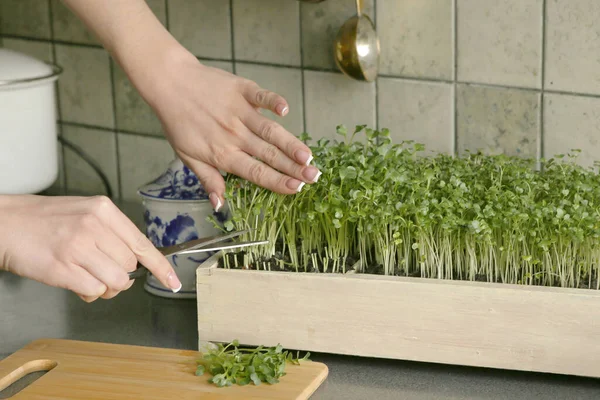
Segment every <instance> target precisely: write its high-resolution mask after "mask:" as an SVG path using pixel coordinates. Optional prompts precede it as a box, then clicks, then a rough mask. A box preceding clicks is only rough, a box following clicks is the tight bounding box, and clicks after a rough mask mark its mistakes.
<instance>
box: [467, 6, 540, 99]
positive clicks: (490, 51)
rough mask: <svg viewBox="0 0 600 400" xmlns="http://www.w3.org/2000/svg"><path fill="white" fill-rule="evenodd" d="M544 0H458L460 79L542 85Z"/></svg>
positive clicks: (522, 85)
mask: <svg viewBox="0 0 600 400" xmlns="http://www.w3.org/2000/svg"><path fill="white" fill-rule="evenodd" d="M542 3H543V0H505V1H496V0H457V3H456V4H457V29H458V32H457V40H458V50H457V57H458V79H459V80H460V81H463V82H479V83H489V84H497V85H512V86H521V87H535V88H540V87H541V65H542V64H541V57H542V18H543V7H542Z"/></svg>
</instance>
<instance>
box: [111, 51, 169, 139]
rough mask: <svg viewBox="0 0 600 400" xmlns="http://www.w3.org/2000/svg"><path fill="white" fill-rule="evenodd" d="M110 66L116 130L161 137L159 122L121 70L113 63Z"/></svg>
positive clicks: (161, 130)
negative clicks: (113, 91) (113, 88)
mask: <svg viewBox="0 0 600 400" xmlns="http://www.w3.org/2000/svg"><path fill="white" fill-rule="evenodd" d="M112 64H113V74H114V75H113V77H114V78H113V79H114V85H115V102H116V108H115V112H116V124H117V129H119V130H125V131H130V132H138V133H149V134H153V135H162V134H163V129H162V125H161V122H160V120H159V118H158V117H157V116H156V114H155V113H154V111H153V110H152V108H150V106H149V105H148V103H146V101H145V100H144V99H143V98H142V96H141V95H140V94H139V92H138V91H137V90H136V89H135V87H134V86H133V85H132V84H131V81H130V80H129V78H128V77H127V75H126V74H125V72H124V71H123V69H122V68H121V67H120V66H119V65H118V64H117V63H116V62H114V61H112Z"/></svg>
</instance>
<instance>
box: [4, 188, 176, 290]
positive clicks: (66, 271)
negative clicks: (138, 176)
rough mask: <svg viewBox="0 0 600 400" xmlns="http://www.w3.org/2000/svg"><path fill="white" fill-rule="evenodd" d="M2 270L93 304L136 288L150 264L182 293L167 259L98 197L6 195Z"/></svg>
mask: <svg viewBox="0 0 600 400" xmlns="http://www.w3.org/2000/svg"><path fill="white" fill-rule="evenodd" d="M0 220H1V221H2V229H1V230H0V268H1V269H6V270H8V271H10V272H12V273H14V274H16V275H19V276H23V277H26V278H30V279H34V280H36V281H39V282H42V283H44V284H47V285H50V286H56V287H60V288H64V289H68V290H71V291H73V292H75V293H76V294H78V295H79V297H81V298H82V299H83V300H85V301H87V302H91V301H94V300H96V299H98V298H103V299H110V298H112V297H114V296H116V295H117V294H119V292H121V291H123V290H126V289H128V288H129V287H131V285H132V283H133V281H132V280H129V276H128V275H127V272H130V271H133V270H135V268H136V266H137V263H138V261H139V262H141V263H142V264H144V266H146V267H147V268H148V269H149V270H150V271H151V272H152V273H153V274H154V275H155V276H156V277H157V278H158V279H159V280H160V282H161V283H162V284H163V285H165V286H166V287H169V288H172V289H173V291H178V290H179V289H181V283H180V282H179V280H178V278H177V276H176V274H175V271H174V270H173V268H172V267H171V264H170V263H169V262H168V261H167V259H166V258H165V257H164V256H163V255H162V254H161V253H160V252H159V251H158V250H157V249H156V248H155V247H154V246H153V245H152V243H151V242H150V241H149V240H148V239H147V238H146V236H145V235H144V234H142V232H140V231H139V229H137V227H136V226H135V225H134V224H133V223H132V222H131V221H130V220H129V219H128V218H127V217H126V216H125V215H124V214H123V213H122V212H121V211H120V210H119V209H118V208H117V207H116V206H115V205H114V204H113V203H112V202H111V201H110V199H108V198H106V197H102V196H98V197H42V196H29V195H25V196H0Z"/></svg>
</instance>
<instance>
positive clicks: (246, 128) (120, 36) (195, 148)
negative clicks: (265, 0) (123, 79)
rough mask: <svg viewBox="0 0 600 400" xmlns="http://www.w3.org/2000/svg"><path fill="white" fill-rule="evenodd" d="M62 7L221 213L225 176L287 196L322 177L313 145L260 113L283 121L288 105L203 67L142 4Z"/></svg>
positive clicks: (84, 2)
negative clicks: (115, 68)
mask: <svg viewBox="0 0 600 400" xmlns="http://www.w3.org/2000/svg"><path fill="white" fill-rule="evenodd" d="M63 1H64V3H65V4H66V5H67V6H69V7H70V8H71V10H73V12H74V13H75V14H76V15H77V16H79V18H80V19H81V20H82V21H83V22H84V23H85V24H86V25H87V26H88V28H89V29H90V30H91V31H92V32H93V33H94V34H95V35H96V36H97V37H98V39H99V40H100V42H101V43H102V44H103V45H104V47H105V48H106V49H107V50H108V51H109V52H110V54H111V55H112V56H113V57H114V59H115V60H116V61H117V62H118V63H119V64H120V65H121V67H122V68H123V70H124V71H125V73H126V74H127V76H128V77H129V79H130V80H131V82H132V83H133V85H134V86H135V87H136V89H137V90H138V91H139V92H140V94H141V95H142V97H143V98H144V99H145V100H146V102H148V104H150V106H151V107H152V108H153V110H154V111H155V113H156V114H157V115H158V116H159V118H160V120H161V121H162V124H163V126H164V129H165V131H166V136H167V139H168V140H169V143H171V146H172V147H173V148H174V150H175V151H176V152H177V154H178V155H179V157H180V158H181V161H183V162H184V163H185V164H186V165H187V166H188V167H190V169H191V170H192V171H194V173H195V174H196V175H197V176H198V178H199V179H200V182H201V183H202V185H203V186H204V188H205V189H206V190H207V192H208V193H209V194H210V199H211V202H212V204H213V207H214V208H215V209H218V208H219V207H220V205H221V204H222V201H223V194H224V192H225V182H224V180H223V177H222V175H221V174H220V172H219V170H221V171H224V172H229V173H233V174H235V175H238V176H240V177H242V178H245V179H247V180H249V181H251V182H254V183H256V184H258V185H260V186H262V187H265V188H267V189H270V190H272V191H275V192H278V193H283V194H293V193H296V192H298V191H300V190H302V186H303V185H304V184H305V183H313V182H315V181H316V180H317V179H318V176H319V171H318V170H317V168H315V167H314V166H310V165H309V164H310V160H311V159H312V155H311V151H310V149H309V147H308V146H306V145H305V144H304V143H302V141H300V140H299V139H298V138H297V137H296V136H295V135H293V134H292V133H290V132H288V131H286V130H285V129H283V128H282V127H281V126H280V125H278V124H276V123H275V122H273V121H271V120H270V119H268V118H266V117H264V116H263V115H261V114H260V112H259V110H260V109H267V110H271V111H273V112H274V113H276V114H277V115H281V116H284V115H285V114H286V113H287V112H288V111H289V106H288V104H287V102H286V101H285V99H283V98H282V97H281V96H279V95H277V94H275V93H272V92H269V91H267V90H264V89H262V88H260V87H258V85H256V84H255V83H254V82H252V81H249V80H246V79H242V78H240V77H238V76H235V75H233V74H230V73H228V72H225V71H222V70H218V69H215V68H210V67H207V66H204V65H202V64H201V63H200V62H199V61H198V60H197V59H196V57H194V56H193V55H192V54H191V53H189V52H188V51H187V50H186V49H185V48H184V47H183V46H181V44H179V43H178V42H177V41H176V40H175V39H174V38H173V36H172V35H171V34H170V33H169V32H168V31H167V30H166V29H165V27H164V26H163V25H162V24H161V23H160V22H159V21H158V19H157V18H156V16H155V15H154V14H153V13H152V11H151V10H150V8H149V7H148V5H147V4H146V2H145V1H144V0H129V1H121V0H104V1H88V0H63ZM299 133H300V132H297V134H299ZM257 159H259V160H257Z"/></svg>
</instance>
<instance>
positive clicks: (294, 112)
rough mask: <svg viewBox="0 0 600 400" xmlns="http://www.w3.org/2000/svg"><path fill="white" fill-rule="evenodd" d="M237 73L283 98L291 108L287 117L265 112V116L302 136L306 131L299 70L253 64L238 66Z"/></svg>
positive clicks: (240, 64)
mask: <svg viewBox="0 0 600 400" xmlns="http://www.w3.org/2000/svg"><path fill="white" fill-rule="evenodd" d="M236 68H237V73H238V75H240V76H243V77H245V78H247V79H250V80H253V81H254V82H256V83H258V84H259V85H260V86H261V87H263V88H265V89H268V90H271V91H273V92H275V93H277V94H279V95H280V96H283V97H284V98H285V99H286V101H287V102H288V104H289V106H290V111H289V113H288V114H287V115H286V116H285V117H279V116H277V115H275V114H274V113H272V112H270V111H267V110H263V115H265V116H267V117H269V118H271V119H272V120H274V121H277V122H278V123H279V124H281V125H282V126H283V127H284V128H286V129H287V130H288V131H289V132H291V133H293V134H294V135H300V134H301V133H302V131H303V130H304V127H303V125H304V122H303V119H304V118H303V116H304V113H303V109H302V73H301V72H300V70H298V69H292V68H280V67H269V66H262V65H252V64H243V63H238V64H237V67H236Z"/></svg>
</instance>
